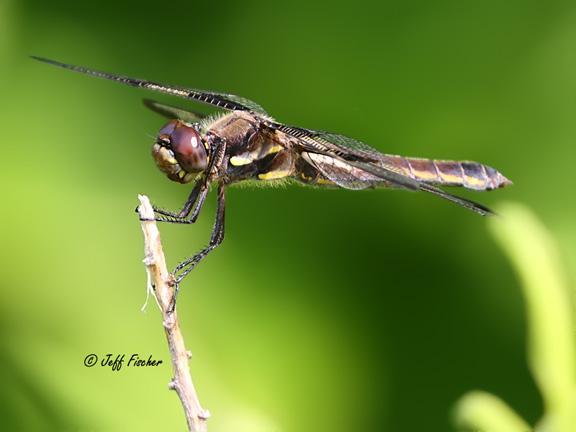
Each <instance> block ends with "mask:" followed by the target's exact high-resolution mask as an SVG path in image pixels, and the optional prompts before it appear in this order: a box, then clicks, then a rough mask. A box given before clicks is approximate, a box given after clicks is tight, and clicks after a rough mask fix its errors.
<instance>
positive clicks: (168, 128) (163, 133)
mask: <svg viewBox="0 0 576 432" xmlns="http://www.w3.org/2000/svg"><path fill="white" fill-rule="evenodd" d="M178 123H179V122H178V120H172V121H170V122H169V123H166V124H165V125H164V127H162V129H160V132H158V138H159V139H162V138H168V137H169V136H170V135H171V134H172V132H174V129H175V128H176V126H177V125H178Z"/></svg>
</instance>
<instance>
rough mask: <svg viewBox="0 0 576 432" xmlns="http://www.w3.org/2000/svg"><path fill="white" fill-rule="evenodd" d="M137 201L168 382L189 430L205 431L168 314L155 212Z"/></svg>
mask: <svg viewBox="0 0 576 432" xmlns="http://www.w3.org/2000/svg"><path fill="white" fill-rule="evenodd" d="M138 199H139V200H140V206H139V207H138V213H139V214H140V219H141V220H142V231H143V232H144V254H145V255H144V256H145V257H144V264H145V265H146V271H147V273H148V283H149V285H151V286H149V287H148V289H150V290H152V294H154V296H155V297H156V300H157V302H158V306H159V307H160V311H161V313H162V320H163V322H162V323H163V325H164V332H165V333H166V339H167V341H168V348H169V350H170V357H171V360H172V368H173V370H174V377H173V378H172V380H171V381H170V384H169V388H170V389H173V390H175V391H176V393H177V394H178V397H179V398H180V401H181V402H182V407H183V408H184V413H185V415H186V422H187V423H188V430H189V431H192V432H206V431H207V425H206V420H207V419H208V417H209V413H208V411H205V410H204V409H202V407H201V406H200V401H199V400H198V395H197V394H196V390H195V388H194V384H193V383H192V377H191V376H190V369H189V367H188V359H189V358H190V356H191V354H190V352H189V351H187V350H186V347H185V345H184V338H183V337H182V333H181V332H180V326H179V324H178V315H177V314H176V310H174V311H170V306H171V303H172V299H173V296H174V284H173V281H172V276H171V275H170V273H169V272H168V270H167V269H166V260H165V258H164V252H163V251H162V244H161V242H160V232H159V231H158V227H157V226H156V222H155V221H154V210H153V209H152V205H151V204H150V201H149V200H148V197H146V196H144V195H138Z"/></svg>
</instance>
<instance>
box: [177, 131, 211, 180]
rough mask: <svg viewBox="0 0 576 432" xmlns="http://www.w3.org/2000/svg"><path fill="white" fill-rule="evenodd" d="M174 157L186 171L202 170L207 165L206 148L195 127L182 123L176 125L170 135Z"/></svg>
mask: <svg viewBox="0 0 576 432" xmlns="http://www.w3.org/2000/svg"><path fill="white" fill-rule="evenodd" d="M170 143H171V147H172V151H173V152H174V157H175V158H176V160H177V161H178V163H179V164H180V166H181V167H182V169H184V170H185V171H187V172H201V171H204V170H205V169H206V167H207V165H208V158H207V155H206V149H205V148H204V145H203V144H202V141H201V139H200V134H198V132H196V129H194V128H193V127H190V126H186V125H183V124H180V125H177V126H176V127H175V128H174V130H173V131H172V133H171V135H170Z"/></svg>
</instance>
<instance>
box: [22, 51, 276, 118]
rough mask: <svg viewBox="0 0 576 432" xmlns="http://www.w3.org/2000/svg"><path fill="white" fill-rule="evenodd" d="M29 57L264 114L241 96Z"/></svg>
mask: <svg viewBox="0 0 576 432" xmlns="http://www.w3.org/2000/svg"><path fill="white" fill-rule="evenodd" d="M31 57H32V58H33V59H35V60H39V61H41V62H44V63H48V64H51V65H54V66H59V67H62V68H64V69H69V70H72V71H75V72H80V73H83V74H86V75H91V76H95V77H97V78H105V79H108V80H112V81H117V82H120V83H123V84H127V85H129V86H132V87H140V88H145V89H149V90H154V91H157V92H160V93H166V94H169V95H172V96H178V97H181V98H184V99H192V100H196V101H198V102H202V103H206V104H209V105H213V106H216V107H218V108H224V109H227V110H236V111H254V112H257V113H260V114H266V111H265V110H264V108H262V107H261V106H260V105H258V104H257V103H256V102H253V101H251V100H249V99H246V98H243V97H241V96H235V95H231V94H225V93H215V92H210V91H204V90H197V89H189V88H184V87H175V86H170V85H166V84H159V83H155V82H152V81H147V80H141V79H138V78H129V77H125V76H121V75H114V74H111V73H108V72H102V71H97V70H93V69H88V68H85V67H82V66H74V65H70V64H66V63H61V62H58V61H55V60H50V59H47V58H43V57H37V56H31Z"/></svg>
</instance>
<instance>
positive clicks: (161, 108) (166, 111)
mask: <svg viewBox="0 0 576 432" xmlns="http://www.w3.org/2000/svg"><path fill="white" fill-rule="evenodd" d="M142 102H143V103H144V105H145V106H146V108H149V109H151V110H152V111H154V112H155V113H158V114H160V115H161V116H164V117H166V118H169V119H180V120H184V121H186V122H188V123H196V122H199V121H200V120H202V119H203V118H205V117H206V116H205V115H204V114H200V113H195V112H193V111H188V110H184V109H182V108H177V107H175V106H172V105H165V104H163V103H160V102H156V101H154V100H152V99H142Z"/></svg>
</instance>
